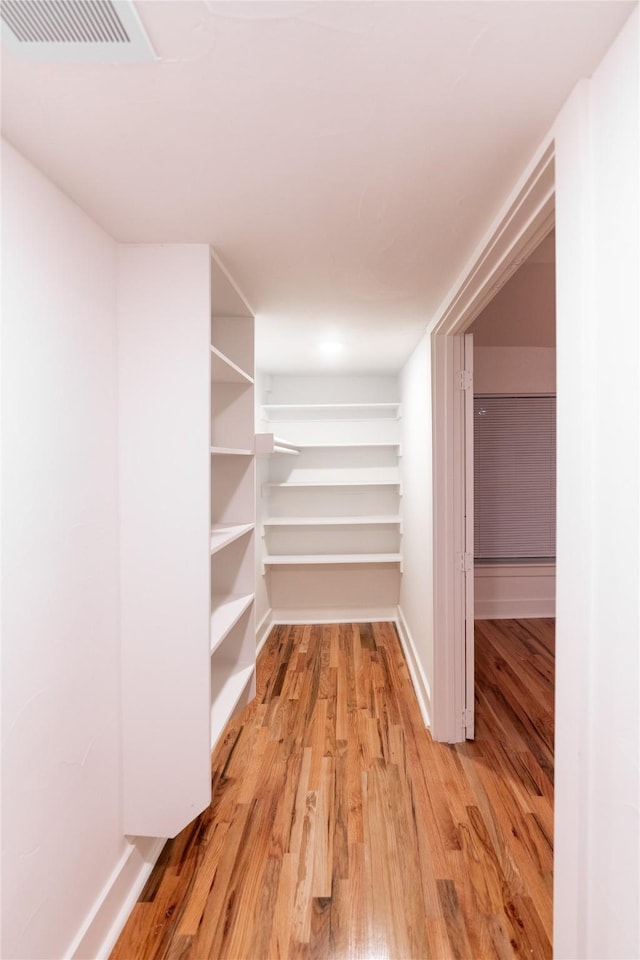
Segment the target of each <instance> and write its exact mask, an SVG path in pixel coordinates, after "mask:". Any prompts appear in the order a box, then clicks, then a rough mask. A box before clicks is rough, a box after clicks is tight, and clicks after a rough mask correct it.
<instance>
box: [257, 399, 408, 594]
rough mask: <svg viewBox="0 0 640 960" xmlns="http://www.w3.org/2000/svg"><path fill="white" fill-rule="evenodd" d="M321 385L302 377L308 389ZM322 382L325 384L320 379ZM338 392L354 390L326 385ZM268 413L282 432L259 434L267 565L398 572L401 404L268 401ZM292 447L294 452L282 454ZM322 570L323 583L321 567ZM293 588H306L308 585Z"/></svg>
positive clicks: (282, 571)
mask: <svg viewBox="0 0 640 960" xmlns="http://www.w3.org/2000/svg"><path fill="white" fill-rule="evenodd" d="M315 386H316V385H315V384H309V383H306V384H303V383H301V389H303V390H310V389H311V390H313V389H314V388H315ZM286 388H287V389H289V390H290V389H291V384H290V383H288V384H287V385H286ZM317 388H318V390H321V389H322V384H321V383H320V382H318V384H317ZM341 388H342V389H344V390H349V389H350V384H349V383H347V381H346V380H345V381H343V382H342V383H340V384H338V385H337V387H336V384H335V383H331V384H329V383H328V384H327V385H326V387H325V388H324V389H325V393H327V394H329V395H331V394H332V393H333V395H334V396H335V395H336V393H337V396H338V397H339V396H340V389H341ZM275 389H276V392H277V389H278V388H277V385H276V388H275ZM318 400H322V398H318ZM262 416H263V420H264V421H266V422H269V421H271V422H277V424H278V433H277V435H275V434H262V435H260V436H262V437H263V438H264V439H263V440H260V441H259V442H257V446H256V450H257V451H258V450H260V452H261V455H263V456H269V457H270V461H269V463H270V467H269V477H268V479H267V480H266V481H265V482H264V483H263V485H262V496H263V499H264V501H265V507H264V510H263V519H262V524H261V527H262V531H261V532H262V537H263V541H264V550H263V555H262V562H263V563H262V567H263V571H264V572H268V571H272V573H270V576H275V575H276V571H277V572H278V573H277V575H278V577H286V576H287V574H289V575H291V574H293V573H294V571H295V570H296V569H298V570H304V569H307V570H309V574H308V575H309V576H314V574H313V568H318V570H320V569H322V570H326V571H329V570H330V569H331V568H335V569H336V570H340V571H342V572H343V575H344V576H347V575H348V574H347V571H346V568H350V570H351V573H352V574H353V575H354V576H356V577H357V568H362V570H363V571H365V570H371V569H372V568H381V569H384V568H394V569H395V570H396V576H397V572H398V571H399V570H401V568H402V553H401V549H400V544H401V534H402V523H401V516H400V502H401V496H402V487H401V482H400V475H399V457H400V455H401V445H400V438H399V432H398V431H399V424H398V420H399V418H400V416H401V406H400V404H399V403H398V402H397V401H395V400H386V399H381V400H366V401H365V400H359V399H354V400H353V401H351V400H349V401H345V402H335V401H333V400H332V402H328V403H324V402H316V401H315V400H312V401H310V402H305V403H291V402H283V403H275V402H271V401H269V402H267V403H266V404H264V405H263V408H262ZM292 450H293V451H295V453H296V456H295V457H291V458H289V457H287V456H280V455H279V454H286V453H288V452H289V451H292ZM364 575H365V577H368V576H369V574H364ZM315 576H316V581H317V576H319V573H318V572H317V573H316V575H315ZM394 582H397V580H394ZM296 584H300V585H302V586H301V588H300V590H299V591H298V592H302V593H306V589H305V588H304V585H303V582H302V581H296ZM315 585H316V583H315V582H314V584H313V586H310V589H315ZM396 602H397V601H396Z"/></svg>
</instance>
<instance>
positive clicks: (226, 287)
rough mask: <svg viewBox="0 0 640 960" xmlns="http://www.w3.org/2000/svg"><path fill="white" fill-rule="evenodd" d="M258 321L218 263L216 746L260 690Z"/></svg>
mask: <svg viewBox="0 0 640 960" xmlns="http://www.w3.org/2000/svg"><path fill="white" fill-rule="evenodd" d="M253 353H254V323H253V317H252V316H251V315H250V312H249V311H248V308H247V307H246V304H245V303H244V301H243V300H242V299H241V298H240V297H239V295H238V293H237V291H236V290H235V288H234V287H233V285H231V284H230V282H229V278H228V277H227V276H226V274H225V273H224V271H223V270H222V269H221V267H220V265H219V263H218V262H217V261H216V260H215V259H214V260H213V261H212V282H211V407H210V409H211V542H210V547H211V573H210V580H211V592H210V598H211V629H210V638H209V650H210V656H211V663H210V673H209V676H210V690H211V701H210V746H211V748H213V747H214V746H215V744H216V743H217V741H218V739H219V737H220V734H221V733H222V731H223V729H224V726H225V724H226V723H227V721H228V720H229V718H230V717H231V716H232V715H233V713H234V711H235V710H236V709H238V707H239V706H240V705H242V704H244V703H245V702H247V700H248V699H249V698H250V697H251V696H253V693H254V691H255V680H254V670H255V611H254V604H255V583H254V577H255V559H254V555H255V464H254V449H255V443H254V406H255V399H254V358H253Z"/></svg>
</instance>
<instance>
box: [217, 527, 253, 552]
mask: <svg viewBox="0 0 640 960" xmlns="http://www.w3.org/2000/svg"><path fill="white" fill-rule="evenodd" d="M254 527H255V524H254V523H214V524H213V526H212V527H211V541H210V545H211V553H212V554H214V553H218V551H219V550H224V548H225V547H228V546H229V544H230V543H233V541H234V540H237V539H238V537H242V536H244V534H245V533H249V531H250V530H253V529H254Z"/></svg>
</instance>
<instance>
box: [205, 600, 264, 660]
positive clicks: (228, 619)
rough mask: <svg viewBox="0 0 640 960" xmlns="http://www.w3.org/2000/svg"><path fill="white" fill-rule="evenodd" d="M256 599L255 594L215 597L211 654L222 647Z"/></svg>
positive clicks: (212, 614)
mask: <svg viewBox="0 0 640 960" xmlns="http://www.w3.org/2000/svg"><path fill="white" fill-rule="evenodd" d="M254 597H255V595H254V594H253V593H247V594H244V595H241V596H225V597H221V596H215V595H214V597H213V598H212V604H211V606H212V613H211V653H214V651H215V650H216V649H217V648H218V647H219V646H220V644H221V643H222V641H223V640H224V639H225V638H226V637H227V635H228V634H229V632H230V631H231V630H232V629H233V627H235V625H236V623H237V622H238V620H239V619H240V617H241V616H242V614H243V613H244V612H245V610H248V609H249V607H250V606H251V604H252V603H253V601H254Z"/></svg>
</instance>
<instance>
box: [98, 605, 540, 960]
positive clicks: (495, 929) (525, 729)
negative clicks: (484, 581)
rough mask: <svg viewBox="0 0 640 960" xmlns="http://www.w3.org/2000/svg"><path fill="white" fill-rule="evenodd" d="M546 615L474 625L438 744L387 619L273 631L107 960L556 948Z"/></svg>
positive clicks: (442, 954) (308, 958) (520, 953)
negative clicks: (460, 691) (179, 827)
mask: <svg viewBox="0 0 640 960" xmlns="http://www.w3.org/2000/svg"><path fill="white" fill-rule="evenodd" d="M553 637H554V629H553V621H551V620H519V621H484V622H477V624H476V677H477V683H476V687H477V691H476V739H475V741H473V742H467V743H465V744H457V745H455V746H451V745H447V744H438V743H434V742H433V741H432V739H431V736H430V734H429V732H428V731H426V730H425V729H424V726H423V723H422V719H421V716H420V713H419V710H418V706H417V703H416V700H415V696H414V694H413V690H412V687H411V683H410V679H409V674H408V670H407V666H406V663H405V660H404V656H403V654H402V651H401V648H400V645H399V642H398V638H397V635H396V632H395V628H394V626H393V625H392V624H388V623H376V624H347V625H345V624H340V625H328V626H327V625H323V626H298V627H290V626H282V627H276V628H274V630H273V631H272V633H271V636H270V638H269V640H268V642H267V644H266V645H265V648H264V651H263V653H262V655H261V657H260V661H259V665H258V695H257V697H256V700H255V701H254V702H253V703H252V704H251V705H249V706H248V707H247V708H245V710H244V711H243V713H241V714H240V715H239V716H238V717H236V718H235V720H233V721H231V723H230V724H229V726H228V728H227V731H226V735H225V736H224V738H223V740H222V742H221V743H220V745H219V747H218V749H217V750H216V752H215V754H214V757H213V801H212V804H211V807H210V808H209V809H208V810H207V811H206V812H205V813H203V814H202V815H201V816H200V817H198V819H197V820H195V821H194V823H193V824H191V825H190V826H189V827H187V828H186V829H185V830H184V831H183V832H182V833H181V834H180V835H179V836H178V837H176V839H175V840H173V841H170V842H169V843H168V844H167V845H166V847H165V850H164V852H163V855H162V857H161V859H160V861H159V862H158V864H157V866H156V867H155V869H154V871H153V873H152V876H151V878H150V880H149V882H148V884H147V887H146V889H145V890H144V892H143V894H142V896H141V898H140V900H139V902H138V903H137V904H136V906H135V908H134V910H133V913H132V915H131V917H130V919H129V921H128V923H127V926H126V927H125V929H124V931H123V933H122V935H121V937H120V939H119V941H118V943H117V945H116V947H115V949H114V951H113V953H112V955H111V960H225V958H228V960H263V958H269V960H284V958H290V960H312V958H314V960H315V958H325V960H343V958H363V960H381V958H389V960H428V958H437V960H446V958H473V960H476V958H496V960H506V958H511V957H518V958H524V957H526V958H534V960H545V958H548V957H551V921H552V917H551V904H552V830H553V664H554V658H553Z"/></svg>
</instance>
